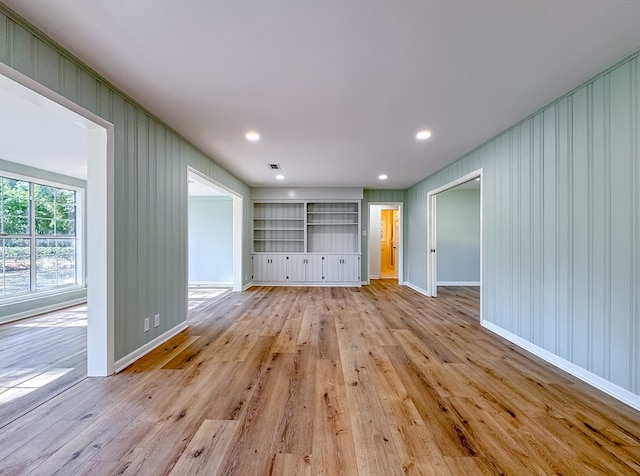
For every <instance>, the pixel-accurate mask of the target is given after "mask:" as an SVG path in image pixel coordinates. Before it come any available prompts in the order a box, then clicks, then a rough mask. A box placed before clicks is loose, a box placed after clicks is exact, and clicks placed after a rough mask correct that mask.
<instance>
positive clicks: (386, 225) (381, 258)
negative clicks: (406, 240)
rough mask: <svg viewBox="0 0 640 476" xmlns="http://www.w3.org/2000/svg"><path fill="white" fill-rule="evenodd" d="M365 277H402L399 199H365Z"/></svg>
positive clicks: (400, 210)
mask: <svg viewBox="0 0 640 476" xmlns="http://www.w3.org/2000/svg"><path fill="white" fill-rule="evenodd" d="M368 251H369V280H371V279H393V280H396V281H398V283H402V282H403V278H402V267H403V266H402V265H403V263H402V257H403V250H402V203H399V202H389V203H371V202H370V203H369V240H368Z"/></svg>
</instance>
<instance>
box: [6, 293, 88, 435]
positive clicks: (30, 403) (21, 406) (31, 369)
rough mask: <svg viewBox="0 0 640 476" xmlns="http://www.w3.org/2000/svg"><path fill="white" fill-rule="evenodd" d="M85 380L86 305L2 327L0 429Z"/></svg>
mask: <svg viewBox="0 0 640 476" xmlns="http://www.w3.org/2000/svg"><path fill="white" fill-rule="evenodd" d="M86 376H87V306H86V305H81V306H75V307H71V308H68V309H62V310H60V311H56V312H51V313H48V314H44V315H40V316H35V317H32V318H29V319H23V320H20V321H17V322H12V323H9V324H3V325H1V326H0V428H2V427H3V426H5V425H7V424H8V423H10V422H11V421H13V420H15V419H16V418H18V417H20V416H21V415H23V414H24V413H25V412H27V411H29V410H30V409H32V408H35V407H37V406H38V405H40V404H42V403H43V402H46V401H47V400H49V399H50V398H51V397H52V396H54V395H56V394H58V393H60V392H62V391H64V390H66V389H67V388H69V387H71V386H72V385H74V384H76V383H78V382H79V381H81V380H82V379H83V378H85V377H86Z"/></svg>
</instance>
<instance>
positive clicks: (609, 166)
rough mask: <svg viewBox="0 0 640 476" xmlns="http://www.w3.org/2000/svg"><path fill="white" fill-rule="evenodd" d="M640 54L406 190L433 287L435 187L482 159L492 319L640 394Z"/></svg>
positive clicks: (410, 272)
mask: <svg viewBox="0 0 640 476" xmlns="http://www.w3.org/2000/svg"><path fill="white" fill-rule="evenodd" d="M638 76H639V74H638V58H637V57H636V58H634V59H632V60H630V61H627V62H625V63H623V64H620V65H618V66H617V67H615V68H612V69H611V70H610V71H608V72H606V73H604V74H603V75H601V76H600V77H598V78H596V79H595V80H593V81H591V82H590V83H588V84H586V85H584V86H582V87H580V88H578V89H576V90H575V91H574V92H572V93H571V94H569V95H567V96H566V97H564V98H562V99H560V100H558V101H556V102H555V103H553V104H552V105H550V106H548V107H547V108H545V109H544V110H542V111H541V112H540V113H538V114H537V115H535V116H533V117H531V118H529V119H527V120H525V121H523V122H522V123H520V124H518V125H516V126H514V127H513V128H511V129H510V130H508V131H506V132H505V133H503V134H501V135H500V136H498V137H496V138H495V139H493V140H492V141H490V142H489V143H488V144H485V145H483V146H482V147H480V148H478V149H476V150H475V151H473V152H472V153H470V154H468V155H467V156H465V157H463V158H461V159H460V160H458V161H457V162H455V163H454V164H452V165H451V166H449V167H447V168H445V169H443V170H441V171H440V172H438V173H436V174H434V175H433V176H431V177H428V178H426V179H425V180H423V181H422V182H420V183H418V184H417V185H415V186H414V187H412V188H410V189H409V190H408V191H407V192H406V198H407V201H406V204H407V205H406V216H407V218H408V222H409V223H408V224H409V228H408V233H407V235H406V240H407V247H406V250H407V255H406V275H407V279H408V281H409V282H411V283H412V284H415V285H416V286H419V287H421V288H423V289H426V287H427V282H426V279H427V278H426V258H425V255H426V251H427V250H426V241H425V239H424V237H425V236H426V227H427V223H426V218H427V203H426V196H427V193H428V192H429V191H430V190H433V189H435V188H437V187H440V186H442V185H444V184H446V183H448V182H450V181H452V180H454V179H456V178H458V177H460V176H463V175H465V174H467V173H469V172H472V171H473V170H477V169H478V168H483V170H484V175H483V200H484V202H483V246H484V247H483V255H482V259H483V286H484V289H483V294H482V296H483V301H482V312H483V317H484V319H486V320H488V321H490V322H492V323H494V324H496V325H498V326H500V327H502V328H504V329H506V330H507V331H509V332H511V333H514V334H516V335H518V336H520V337H522V338H524V339H526V340H529V341H530V342H532V343H534V344H536V345H539V346H540V347H542V348H544V349H546V350H548V351H550V352H552V353H554V354H556V355H557V356H559V357H561V358H563V359H566V360H568V361H570V362H572V363H573V364H575V365H578V366H580V367H582V368H584V369H585V370H587V371H589V372H592V373H594V374H596V375H598V376H600V377H602V378H605V379H607V380H609V381H611V382H612V383H614V384H616V385H618V386H620V387H622V388H624V389H626V390H629V391H632V392H634V393H636V394H638V393H639V392H640V292H639V291H638V288H640V246H638V243H640V197H639V193H640V192H639V191H638V189H639V188H640V185H639V184H640V176H639V175H640V170H639V169H640V137H639V135H640V99H639V97H638V96H639V94H640V78H639V77H638Z"/></svg>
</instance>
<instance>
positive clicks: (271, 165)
mask: <svg viewBox="0 0 640 476" xmlns="http://www.w3.org/2000/svg"><path fill="white" fill-rule="evenodd" d="M267 166H268V167H269V168H270V169H271V170H280V164H267Z"/></svg>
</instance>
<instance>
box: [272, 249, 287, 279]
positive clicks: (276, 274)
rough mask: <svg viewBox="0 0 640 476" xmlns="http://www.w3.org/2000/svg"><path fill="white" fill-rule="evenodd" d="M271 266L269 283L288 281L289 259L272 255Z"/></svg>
mask: <svg viewBox="0 0 640 476" xmlns="http://www.w3.org/2000/svg"><path fill="white" fill-rule="evenodd" d="M270 258H271V263H270V265H269V281H271V282H284V281H286V280H287V257H286V256H284V255H272V256H271V257H270Z"/></svg>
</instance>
